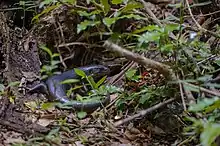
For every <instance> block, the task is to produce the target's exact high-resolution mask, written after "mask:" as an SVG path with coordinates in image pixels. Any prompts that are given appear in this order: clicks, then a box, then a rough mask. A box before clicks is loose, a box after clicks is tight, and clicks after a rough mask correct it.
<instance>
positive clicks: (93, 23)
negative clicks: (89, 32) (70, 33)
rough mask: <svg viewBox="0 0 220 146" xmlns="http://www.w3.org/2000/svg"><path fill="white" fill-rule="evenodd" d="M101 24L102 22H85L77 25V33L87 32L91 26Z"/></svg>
mask: <svg viewBox="0 0 220 146" xmlns="http://www.w3.org/2000/svg"><path fill="white" fill-rule="evenodd" d="M98 24H100V21H88V20H85V21H83V22H81V23H80V24H78V25H77V33H78V34H79V33H80V32H81V31H83V30H86V29H87V27H89V26H95V25H98Z"/></svg>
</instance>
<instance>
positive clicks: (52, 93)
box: [29, 65, 110, 111]
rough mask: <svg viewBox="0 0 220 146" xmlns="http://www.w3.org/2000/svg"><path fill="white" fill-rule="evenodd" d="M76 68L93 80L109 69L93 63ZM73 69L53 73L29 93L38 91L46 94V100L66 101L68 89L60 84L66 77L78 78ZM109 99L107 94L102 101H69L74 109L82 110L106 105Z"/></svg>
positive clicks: (67, 86)
mask: <svg viewBox="0 0 220 146" xmlns="http://www.w3.org/2000/svg"><path fill="white" fill-rule="evenodd" d="M78 69H80V70H82V71H84V72H85V74H86V75H87V76H88V75H91V76H92V77H93V78H94V79H95V80H97V79H100V78H101V77H103V76H105V75H108V74H109V72H110V70H109V68H107V67H105V66H102V65H93V66H84V67H79V68H78ZM80 78H81V77H80V76H78V75H77V74H76V73H75V71H74V70H69V71H66V72H63V73H62V74H59V75H54V76H52V77H49V78H48V79H47V80H46V82H45V83H44V82H41V83H40V84H38V85H36V86H34V87H33V88H32V89H30V90H29V92H30V93H34V92H39V93H44V94H46V95H47V98H48V100H50V101H54V100H55V101H59V102H61V103H68V102H69V101H70V100H69V99H68V97H67V95H66V91H67V90H68V89H70V86H69V85H68V84H61V82H62V81H64V80H67V79H80ZM109 101H110V96H109V95H107V96H106V98H105V99H103V100H102V101H95V102H80V101H71V106H72V108H73V109H75V110H83V111H92V110H95V109H97V108H98V107H100V106H102V105H106V104H107V103H109Z"/></svg>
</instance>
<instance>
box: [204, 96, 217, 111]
mask: <svg viewBox="0 0 220 146" xmlns="http://www.w3.org/2000/svg"><path fill="white" fill-rule="evenodd" d="M216 109H220V99H218V100H217V101H216V102H215V103H214V104H213V105H211V106H208V107H207V108H206V109H205V113H210V112H213V111H214V110H216Z"/></svg>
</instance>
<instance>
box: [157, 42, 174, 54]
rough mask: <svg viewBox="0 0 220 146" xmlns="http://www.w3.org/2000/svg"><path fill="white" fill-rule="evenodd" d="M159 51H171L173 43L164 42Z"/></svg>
mask: <svg viewBox="0 0 220 146" xmlns="http://www.w3.org/2000/svg"><path fill="white" fill-rule="evenodd" d="M160 50H161V52H167V53H168V52H172V51H173V50H174V45H173V44H165V45H163V46H162V47H161V48H160Z"/></svg>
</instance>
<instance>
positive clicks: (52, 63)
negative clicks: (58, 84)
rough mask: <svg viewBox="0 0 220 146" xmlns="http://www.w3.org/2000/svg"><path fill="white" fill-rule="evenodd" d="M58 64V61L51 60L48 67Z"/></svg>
mask: <svg viewBox="0 0 220 146" xmlns="http://www.w3.org/2000/svg"><path fill="white" fill-rule="evenodd" d="M59 63H60V61H59V60H52V61H51V64H50V65H52V66H54V65H57V64H59Z"/></svg>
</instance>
